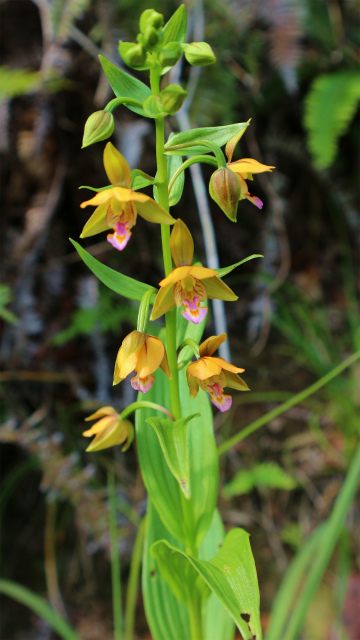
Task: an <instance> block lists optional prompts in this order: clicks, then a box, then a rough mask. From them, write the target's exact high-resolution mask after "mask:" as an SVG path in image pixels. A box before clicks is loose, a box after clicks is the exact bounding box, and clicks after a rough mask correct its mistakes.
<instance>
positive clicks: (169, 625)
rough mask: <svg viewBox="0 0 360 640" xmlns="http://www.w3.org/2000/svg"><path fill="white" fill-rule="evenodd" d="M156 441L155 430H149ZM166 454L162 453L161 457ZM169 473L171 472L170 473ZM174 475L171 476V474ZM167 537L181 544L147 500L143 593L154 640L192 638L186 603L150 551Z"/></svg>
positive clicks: (174, 542) (172, 542)
mask: <svg viewBox="0 0 360 640" xmlns="http://www.w3.org/2000/svg"><path fill="white" fill-rule="evenodd" d="M150 432H151V434H152V435H153V436H154V438H155V441H156V436H155V433H154V432H153V431H152V430H150ZM162 457H163V456H162ZM169 475H170V474H169ZM170 477H171V478H172V476H171V475H170ZM162 538H165V539H166V540H168V541H169V542H170V544H174V545H176V544H178V542H177V540H176V538H174V537H173V536H172V535H171V534H170V533H169V531H168V530H167V528H166V527H165V525H164V524H163V522H162V520H161V519H160V516H159V515H158V513H157V511H156V509H155V507H154V505H153V504H152V503H151V500H148V505H147V515H146V531H145V541H144V555H143V566H142V592H143V597H144V605H145V612H146V620H147V622H148V624H149V627H150V631H151V637H152V638H153V640H179V630H180V629H181V633H182V634H183V636H184V638H190V637H191V633H190V622H189V614H188V611H187V608H186V607H185V605H183V604H182V603H181V602H178V601H177V600H176V598H175V596H174V595H173V594H172V592H171V589H170V587H169V586H168V585H167V584H166V582H165V580H164V578H163V577H162V576H161V574H160V572H159V570H158V567H157V564H156V560H155V559H154V558H152V557H151V556H150V553H149V550H150V547H151V545H152V544H153V543H154V542H157V541H158V540H159V539H162Z"/></svg>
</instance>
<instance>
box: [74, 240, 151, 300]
mask: <svg viewBox="0 0 360 640" xmlns="http://www.w3.org/2000/svg"><path fill="white" fill-rule="evenodd" d="M70 242H72V244H73V245H74V247H75V249H76V251H77V252H78V254H79V256H80V257H81V258H82V260H83V261H84V262H85V264H86V265H87V266H88V267H89V269H90V270H91V271H92V272H93V273H94V274H95V275H96V277H97V278H99V280H100V281H101V282H102V283H103V284H105V285H106V286H107V287H108V288H109V289H111V290H112V291H115V293H119V294H120V295H121V296H124V297H125V298H129V300H137V301H138V302H141V298H142V297H143V295H144V293H146V291H148V290H149V289H151V288H152V287H150V285H148V284H145V283H144V282H139V281H138V280H134V279H133V278H129V277H128V276H124V275H123V274H122V273H119V272H118V271H115V270H114V269H110V267H107V266H105V265H104V264H102V263H101V262H99V260H96V258H94V257H93V256H92V255H91V254H90V253H89V252H88V251H86V250H85V249H83V248H82V247H81V246H80V245H79V244H78V243H77V242H75V240H72V239H71V238H70ZM155 296H156V292H155V291H154V295H153V297H152V300H151V303H152V304H153V303H154V301H155Z"/></svg>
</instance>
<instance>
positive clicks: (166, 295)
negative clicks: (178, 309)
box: [150, 284, 175, 320]
mask: <svg viewBox="0 0 360 640" xmlns="http://www.w3.org/2000/svg"><path fill="white" fill-rule="evenodd" d="M174 306H175V300H174V285H173V284H169V285H168V286H165V287H161V289H160V290H159V291H158V294H157V296H156V298H155V302H154V306H153V309H152V312H151V316H150V320H156V319H157V318H160V316H162V315H163V314H164V313H166V312H167V311H169V310H170V309H172V308H173V307H174Z"/></svg>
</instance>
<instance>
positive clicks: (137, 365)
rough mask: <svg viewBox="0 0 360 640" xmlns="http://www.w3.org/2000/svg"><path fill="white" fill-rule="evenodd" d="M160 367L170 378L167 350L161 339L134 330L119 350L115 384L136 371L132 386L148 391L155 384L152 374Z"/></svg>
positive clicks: (138, 389)
mask: <svg viewBox="0 0 360 640" xmlns="http://www.w3.org/2000/svg"><path fill="white" fill-rule="evenodd" d="M159 367H160V368H161V369H162V370H163V372H164V373H165V374H166V375H167V376H168V378H170V377H171V374H170V369H169V363H168V359H167V355H166V350H165V347H164V345H163V343H162V342H161V340H159V338H155V336H149V335H147V334H146V333H141V331H132V332H131V333H129V335H127V336H126V338H125V339H124V340H123V342H122V344H121V347H120V349H119V351H118V354H117V358H116V363H115V371H114V384H118V383H119V382H121V381H122V380H124V378H126V377H127V376H128V375H129V373H131V372H132V371H135V373H136V375H135V376H134V377H133V378H131V386H132V387H133V389H135V390H136V391H141V392H142V393H146V392H147V391H149V390H150V389H151V387H152V386H153V384H154V380H155V377H154V376H153V375H152V374H153V373H154V372H155V371H156V370H157V369H158V368H159Z"/></svg>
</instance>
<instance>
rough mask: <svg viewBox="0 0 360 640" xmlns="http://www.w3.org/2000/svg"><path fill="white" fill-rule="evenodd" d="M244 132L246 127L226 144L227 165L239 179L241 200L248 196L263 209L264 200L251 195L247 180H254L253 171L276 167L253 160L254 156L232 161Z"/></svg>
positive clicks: (260, 171)
mask: <svg viewBox="0 0 360 640" xmlns="http://www.w3.org/2000/svg"><path fill="white" fill-rule="evenodd" d="M244 132H245V129H243V130H242V131H240V132H239V133H237V134H236V135H235V136H234V137H233V138H231V139H230V140H229V141H228V143H227V144H226V147H225V153H226V155H227V159H228V163H227V167H228V168H229V169H231V171H234V173H236V175H237V177H238V179H239V182H240V200H243V199H244V198H246V199H247V200H250V202H252V203H253V204H254V205H255V206H256V207H258V209H262V208H263V203H262V201H261V200H260V198H257V197H256V196H251V195H250V193H249V189H248V186H247V183H246V180H253V173H263V172H264V171H271V170H272V169H275V167H270V166H268V165H266V164H261V162H258V161H257V160H253V159H252V158H243V159H242V160H236V161H235V162H231V160H232V157H233V153H234V149H235V147H236V145H237V143H238V141H239V140H240V138H241V136H242V135H243V133H244Z"/></svg>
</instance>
